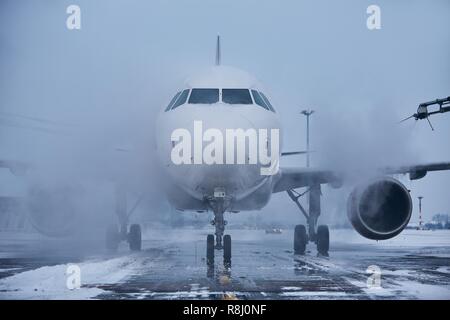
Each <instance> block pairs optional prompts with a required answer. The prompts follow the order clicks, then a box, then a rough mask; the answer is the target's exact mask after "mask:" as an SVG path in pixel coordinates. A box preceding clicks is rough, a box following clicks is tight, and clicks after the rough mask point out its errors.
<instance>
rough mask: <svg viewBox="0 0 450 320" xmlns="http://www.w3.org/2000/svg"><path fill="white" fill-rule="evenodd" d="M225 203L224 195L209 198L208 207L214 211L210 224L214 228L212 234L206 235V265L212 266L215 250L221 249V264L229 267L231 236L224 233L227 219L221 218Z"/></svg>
mask: <svg viewBox="0 0 450 320" xmlns="http://www.w3.org/2000/svg"><path fill="white" fill-rule="evenodd" d="M226 203H227V201H226V199H225V197H214V198H211V199H210V200H209V204H210V207H211V208H212V210H213V212H214V220H213V221H211V225H213V226H214V227H215V229H216V230H215V233H214V235H212V234H209V235H208V236H207V237H206V263H207V265H208V267H213V266H214V256H215V254H214V253H215V252H214V251H215V250H223V264H224V266H225V267H226V268H230V267H231V236H230V235H228V234H226V235H224V231H225V226H226V225H227V221H225V220H224V218H223V214H224V212H225V210H226ZM214 238H215V239H214ZM214 240H215V241H214Z"/></svg>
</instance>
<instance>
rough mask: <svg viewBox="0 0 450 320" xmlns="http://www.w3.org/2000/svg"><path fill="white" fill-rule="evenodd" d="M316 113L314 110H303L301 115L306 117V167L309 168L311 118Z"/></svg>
mask: <svg viewBox="0 0 450 320" xmlns="http://www.w3.org/2000/svg"><path fill="white" fill-rule="evenodd" d="M313 113H314V110H311V109H309V110H303V111H302V112H301V114H303V115H305V116H306V167H309V116H310V115H312V114H313Z"/></svg>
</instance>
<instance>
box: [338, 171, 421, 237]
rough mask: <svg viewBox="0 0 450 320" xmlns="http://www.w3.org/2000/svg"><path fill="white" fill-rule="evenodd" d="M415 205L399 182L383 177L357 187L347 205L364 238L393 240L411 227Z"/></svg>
mask: <svg viewBox="0 0 450 320" xmlns="http://www.w3.org/2000/svg"><path fill="white" fill-rule="evenodd" d="M411 213H412V201H411V196H410V194H409V191H408V189H406V187H405V186H404V185H403V184H402V183H400V182H399V181H398V180H396V179H393V178H390V177H383V178H378V179H375V180H372V181H371V182H369V183H366V184H363V185H360V186H357V187H356V188H355V189H354V190H353V191H352V193H351V194H350V196H349V198H348V202H347V215H348V218H349V219H350V222H351V223H352V225H353V227H354V228H355V229H356V231H358V233H359V234H360V235H362V236H363V237H366V238H369V239H373V240H385V239H390V238H392V237H395V236H396V235H398V234H399V233H400V232H401V231H402V230H403V229H404V228H405V227H406V225H407V224H408V222H409V219H410V218H411Z"/></svg>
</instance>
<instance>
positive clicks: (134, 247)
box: [128, 224, 142, 251]
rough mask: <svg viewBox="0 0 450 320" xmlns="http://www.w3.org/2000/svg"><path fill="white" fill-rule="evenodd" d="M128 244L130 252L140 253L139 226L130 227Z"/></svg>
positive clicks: (140, 235) (140, 238) (140, 233)
mask: <svg viewBox="0 0 450 320" xmlns="http://www.w3.org/2000/svg"><path fill="white" fill-rule="evenodd" d="M128 243H129V245H130V250H131V251H141V248H142V232H141V226H140V225H138V224H132V225H131V226H130V233H129V234H128Z"/></svg>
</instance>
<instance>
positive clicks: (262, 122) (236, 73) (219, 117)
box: [157, 66, 281, 211]
mask: <svg viewBox="0 0 450 320" xmlns="http://www.w3.org/2000/svg"><path fill="white" fill-rule="evenodd" d="M195 88H217V89H219V90H221V89H226V88H231V89H249V90H250V92H251V90H252V89H253V90H260V89H259V85H258V84H257V82H256V81H255V80H254V79H253V78H251V77H250V76H249V75H248V74H246V73H244V72H242V71H240V70H237V69H234V68H229V67H222V66H219V67H214V68H212V69H211V70H209V71H208V72H207V73H206V74H204V75H202V76H201V77H197V78H195V79H193V80H190V81H188V82H187V84H186V85H185V87H184V88H182V90H183V89H195ZM220 92H222V91H220ZM221 96H222V95H220V98H219V101H217V102H215V103H212V104H202V103H200V104H199V103H197V104H189V103H186V104H183V105H181V106H179V107H177V108H175V109H173V110H167V111H163V112H162V113H161V114H160V116H159V118H158V121H157V137H158V140H157V148H158V155H159V157H160V161H161V165H162V168H163V170H164V172H165V173H166V177H167V181H164V182H165V183H164V185H165V187H166V189H167V194H168V198H169V200H170V202H171V203H172V204H173V205H174V206H175V207H177V208H178V209H182V210H205V209H207V204H206V202H205V199H207V198H212V197H214V196H215V192H217V190H221V191H223V192H224V193H225V195H226V197H227V198H229V199H230V201H231V205H230V207H229V210H235V211H240V210H252V209H259V208H261V207H263V206H264V205H265V204H266V203H267V202H268V200H269V199H270V195H271V193H272V180H273V176H270V175H261V164H260V163H259V162H258V163H256V164H249V163H247V162H246V163H245V164H237V163H229V162H227V161H226V160H225V158H226V152H228V151H229V150H227V149H226V148H225V149H226V150H225V151H224V154H223V161H222V162H221V163H220V164H217V163H213V164H207V163H204V162H202V163H194V159H193V158H194V155H195V148H197V147H198V143H197V146H194V144H195V142H196V141H197V142H198V139H199V138H200V139H202V138H203V137H199V136H198V133H199V132H198V130H197V131H196V130H194V123H197V124H198V123H201V125H202V133H204V132H206V131H207V130H208V129H215V130H216V132H217V131H220V133H222V136H223V137H224V140H225V137H226V136H227V130H236V129H242V130H244V131H247V130H248V129H254V130H256V132H259V130H260V129H262V130H269V131H270V130H271V129H278V130H279V132H280V140H281V130H280V122H279V119H278V116H277V114H276V113H275V112H273V111H270V110H267V109H265V108H263V107H261V106H260V105H257V104H256V103H255V101H254V99H252V100H253V101H252V103H251V104H229V103H224V102H223V101H222V97H221ZM187 101H189V100H187ZM180 128H182V129H186V130H187V131H188V132H189V133H190V134H191V137H192V150H193V153H192V163H190V164H176V163H174V161H173V157H172V150H173V148H174V145H175V143H174V141H173V139H172V134H173V132H174V131H175V130H177V129H180ZM197 129H198V127H197ZM194 136H195V137H194ZM270 138H271V137H270V135H269V137H268V141H267V145H270ZM195 139H197V140H195ZM200 142H202V141H201V140H200ZM223 143H224V145H226V141H224V142H223ZM206 145H208V142H205V141H203V142H202V146H201V148H202V149H201V150H204V147H205V146H206ZM279 149H280V150H281V145H280V147H279ZM235 150H236V149H235ZM277 151H278V150H277ZM245 152H246V154H245V159H246V160H248V156H249V155H248V152H249V149H248V148H247V149H245Z"/></svg>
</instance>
